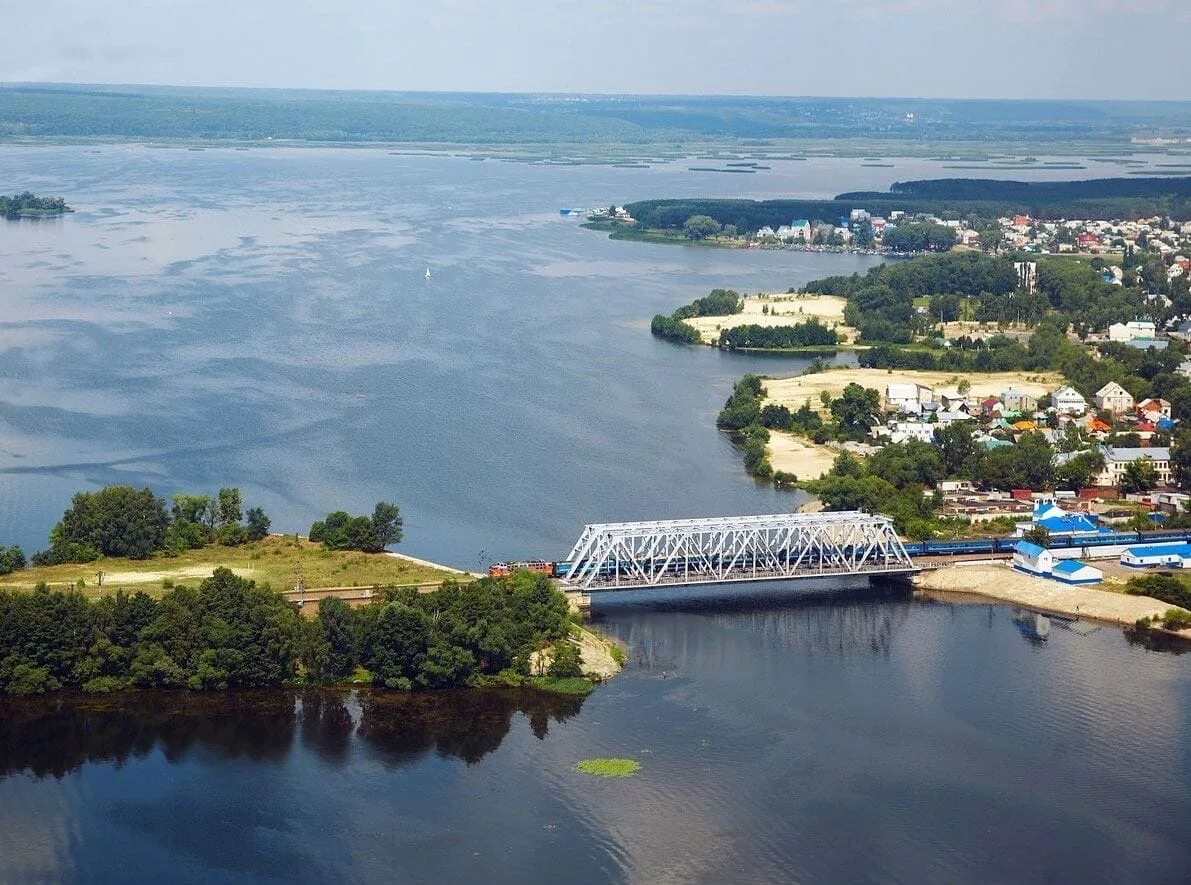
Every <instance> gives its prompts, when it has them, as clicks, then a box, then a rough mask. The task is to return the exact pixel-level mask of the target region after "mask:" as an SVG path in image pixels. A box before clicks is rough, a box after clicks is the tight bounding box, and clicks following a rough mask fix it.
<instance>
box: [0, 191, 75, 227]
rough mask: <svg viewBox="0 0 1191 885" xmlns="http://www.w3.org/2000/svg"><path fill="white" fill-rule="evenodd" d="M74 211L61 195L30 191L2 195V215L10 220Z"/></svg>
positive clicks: (47, 216) (51, 215)
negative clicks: (8, 195) (43, 195)
mask: <svg viewBox="0 0 1191 885" xmlns="http://www.w3.org/2000/svg"><path fill="white" fill-rule="evenodd" d="M73 211H74V210H73V209H71V208H70V207H69V206H67V205H66V201H65V200H63V199H62V198H61V197H39V196H37V195H36V194H32V193H30V192H29V191H24V192H23V193H19V194H13V195H12V196H11V197H6V196H3V195H0V217H4V218H7V219H9V220H16V219H18V218H52V217H54V216H57V215H64V214H66V213H67V212H73Z"/></svg>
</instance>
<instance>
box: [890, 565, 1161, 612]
mask: <svg viewBox="0 0 1191 885" xmlns="http://www.w3.org/2000/svg"><path fill="white" fill-rule="evenodd" d="M914 586H915V587H916V588H917V589H919V590H923V591H928V592H930V591H943V592H950V593H969V594H974V595H977V596H986V597H988V598H990V599H997V600H1000V601H1002V602H1011V603H1014V604H1016V605H1021V606H1024V607H1025V608H1030V609H1034V610H1037V611H1041V612H1049V613H1052V614H1060V615H1070V616H1072V617H1079V618H1091V619H1093V620H1097V621H1106V622H1108V623H1110V624H1122V625H1126V626H1131V625H1132V624H1133V623H1134V622H1135V621H1137V619H1138V618H1145V617H1154V616H1159V617H1160V616H1161V615H1162V614H1164V613H1165V612H1166V611H1168V610H1170V609H1172V608H1177V607H1178V606H1173V605H1170V604H1169V603H1165V602H1161V601H1159V600H1157V599H1151V598H1150V597H1149V596H1130V595H1128V594H1126V593H1114V592H1112V591H1110V590H1101V589H1098V588H1097V587H1094V586H1085V587H1073V586H1070V585H1067V584H1060V583H1059V582H1058V581H1053V580H1050V579H1049V578H1038V577H1034V576H1033V575H1027V574H1024V573H1023V572H1019V571H1017V570H1015V569H1014V568H1013V567H1011V566H1010V565H1009V564H1008V563H1007V562H1001V563H987V564H986V563H975V564H970V565H959V564H957V565H951V566H946V567H944V568H940V569H936V570H935V571H928V572H923V573H922V574H921V575H919V576H918V577H917V578H916V579H915V583H914Z"/></svg>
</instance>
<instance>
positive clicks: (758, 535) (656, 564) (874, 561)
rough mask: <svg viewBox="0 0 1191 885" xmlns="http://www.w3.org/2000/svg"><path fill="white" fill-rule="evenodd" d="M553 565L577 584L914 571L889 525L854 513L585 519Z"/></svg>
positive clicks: (607, 586) (593, 586) (606, 586)
mask: <svg viewBox="0 0 1191 885" xmlns="http://www.w3.org/2000/svg"><path fill="white" fill-rule="evenodd" d="M559 566H560V568H559V572H560V577H561V578H562V580H563V581H564V582H565V583H566V584H568V585H570V586H572V587H574V588H577V589H580V590H616V589H622V590H628V589H631V588H635V587H658V586H672V585H681V584H719V583H730V582H735V581H772V580H780V579H784V578H813V577H825V576H832V575H881V574H901V573H906V572H912V571H915V567H914V563H913V562H912V560H911V559H910V556H909V554H908V553H906V548H905V547H904V546H903V545H902V542H901V540H900V539H899V538H898V537H897V534H896V532H894V530H893V523H892V522H891V521H890V520H889V519H888V518H886V517H884V516H873V515H871V514H868V513H861V512H859V511H847V512H842V513H807V514H802V513H777V514H773V515H771V516H725V517H719V518H713V519H669V520H659V521H657V522H621V523H604V524H601V525H589V526H586V527H584V529H583V533H582V534H581V535H580V536H579V540H578V541H577V542H576V543H575V546H574V547H573V548H572V549H571V553H570V555H569V556H568V557H567V559H566V561H565V562H562V563H559ZM564 569H565V572H564Z"/></svg>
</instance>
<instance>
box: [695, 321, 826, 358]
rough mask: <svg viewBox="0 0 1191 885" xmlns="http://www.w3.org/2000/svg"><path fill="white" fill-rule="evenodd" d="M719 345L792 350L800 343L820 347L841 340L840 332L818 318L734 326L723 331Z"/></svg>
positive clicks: (737, 347)
mask: <svg viewBox="0 0 1191 885" xmlns="http://www.w3.org/2000/svg"><path fill="white" fill-rule="evenodd" d="M719 341H720V347H723V348H727V349H728V350H738V349H741V348H766V349H771V350H789V349H794V348H799V347H817V346H823V345H833V344H839V335H838V334H837V333H836V331H835V330H834V329H828V328H827V327H826V326H824V325H823V324H822V323H821V322H819V320H818V319H817V318H814V317H812V318H811V319H808V320H806V321H805V322H801V323H795V324H794V325H792V326H761V325H758V324H756V323H750V324H748V325H745V326H733V327H732V328H730V329H723V330H721V331H720V339H719Z"/></svg>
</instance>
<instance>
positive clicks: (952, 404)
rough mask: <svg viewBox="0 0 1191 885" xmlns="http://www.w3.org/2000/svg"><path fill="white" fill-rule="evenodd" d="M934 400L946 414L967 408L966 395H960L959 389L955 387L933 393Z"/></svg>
mask: <svg viewBox="0 0 1191 885" xmlns="http://www.w3.org/2000/svg"><path fill="white" fill-rule="evenodd" d="M934 399H935V402H937V403H938V404H939V405H940V406H942V407H943V409H944V410H945V411H948V412H954V411H958V410H960V409H964V410H966V409H967V408H968V395H967V394H966V393H960V392H959V389H958V388H955V387H944V388H943V389H942V390H937V391H935V397H934Z"/></svg>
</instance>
